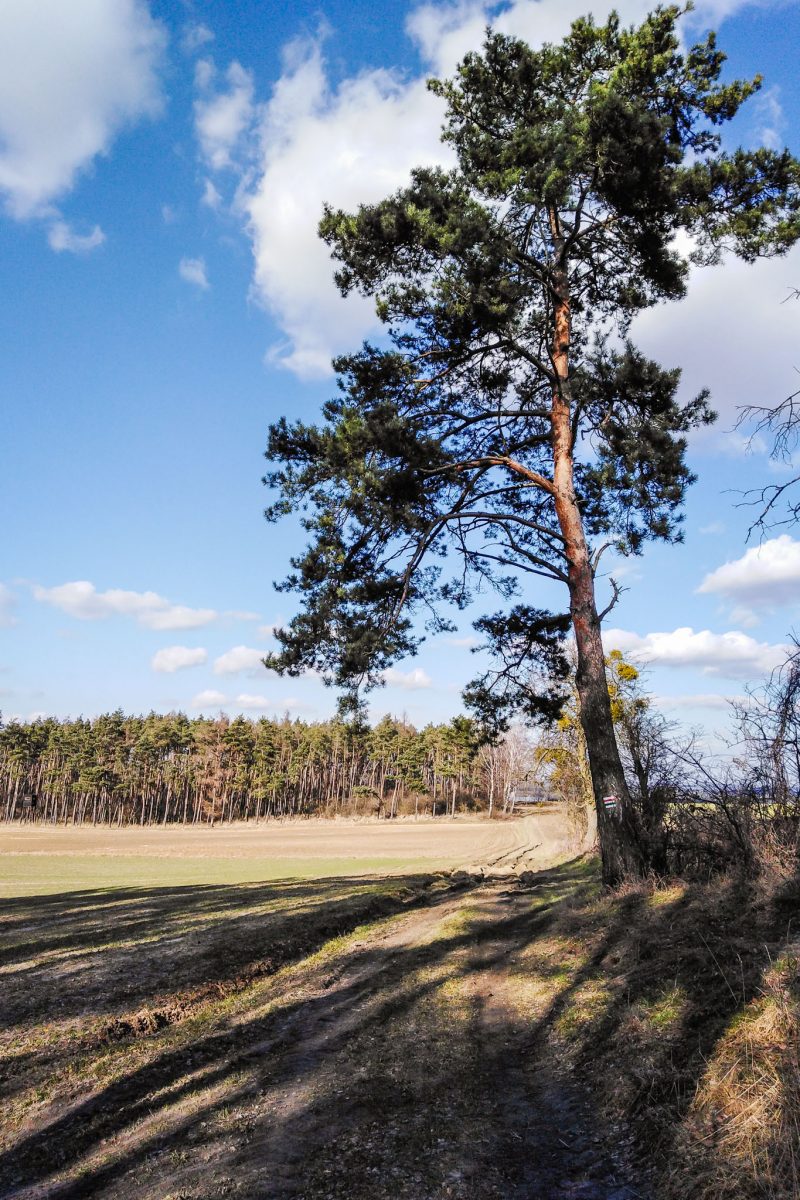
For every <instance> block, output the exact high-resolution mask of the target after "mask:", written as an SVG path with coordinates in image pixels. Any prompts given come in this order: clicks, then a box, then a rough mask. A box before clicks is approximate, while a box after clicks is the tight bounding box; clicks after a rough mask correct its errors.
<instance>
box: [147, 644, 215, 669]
mask: <svg viewBox="0 0 800 1200" xmlns="http://www.w3.org/2000/svg"><path fill="white" fill-rule="evenodd" d="M207 659H208V653H207V652H206V651H205V650H204V649H202V647H200V646H198V647H197V648H195V649H192V648H191V647H189V646H164V647H163V648H162V649H161V650H157V651H156V652H155V654H154V655H153V657H152V659H151V660H150V666H151V667H152V668H153V670H154V671H160V672H162V673H164V674H167V675H172V674H174V673H175V671H182V670H184V668H186V667H198V666H200V665H201V664H202V663H204V662H206V660H207Z"/></svg>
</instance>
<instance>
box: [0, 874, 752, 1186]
mask: <svg viewBox="0 0 800 1200" xmlns="http://www.w3.org/2000/svg"><path fill="white" fill-rule="evenodd" d="M360 882H363V881H360ZM418 883H419V880H418V879H417V880H416V884H417V885H418ZM306 886H307V885H306ZM185 890H186V889H181V891H185ZM223 890H225V891H227V892H230V893H239V894H238V895H234V894H229V895H227V896H226V897H225V899H224V904H225V906H226V908H227V910H228V911H230V912H235V911H236V910H237V909H238V908H239V907H240V906H241V905H242V904H243V903H244V900H243V897H242V895H241V893H242V892H244V891H247V892H248V894H252V890H251V889H250V888H247V889H244V888H234V889H223ZM409 891H411V888H410V887H409ZM201 892H202V893H203V895H201V896H200V897H199V902H200V903H202V904H205V903H206V902H207V900H208V896H207V892H208V889H201ZM423 897H424V899H423ZM220 899H222V897H220ZM453 900H454V896H453V893H452V892H451V891H447V890H446V891H442V892H438V893H435V894H428V895H425V894H424V893H422V892H419V891H418V892H417V899H416V900H414V901H413V903H417V902H419V903H420V904H423V903H425V905H426V910H427V911H426V912H425V913H424V914H423V915H424V916H425V917H426V919H428V918H429V920H428V926H427V929H428V932H427V934H423V935H422V936H420V937H416V938H414V939H412V940H411V941H408V942H403V941H399V942H397V941H392V939H391V938H390V937H383V939H381V938H380V937H378V938H372V937H371V938H369V939H366V938H365V939H364V940H359V941H357V942H355V943H353V942H352V941H351V942H350V943H347V944H345V945H344V946H343V948H342V949H341V951H340V952H339V953H338V954H335V955H334V956H333V958H332V959H330V960H328V961H326V962H324V963H319V964H312V966H311V967H309V968H308V970H307V971H306V973H305V975H302V973H301V974H300V975H298V974H297V973H294V974H293V972H292V970H289V971H286V972H282V973H281V974H280V975H279V976H277V977H276V978H275V979H274V980H271V981H267V982H266V983H263V984H262V985H258V986H257V987H256V988H255V989H254V990H253V992H252V995H250V993H248V992H244V993H243V994H242V997H241V1001H242V1002H247V1001H248V1000H249V1001H250V1002H249V1004H248V1005H245V1006H242V1004H240V1006H239V1007H238V1008H236V1009H227V1010H225V1009H223V1010H221V1011H219V1010H214V1011H213V1012H209V1013H208V1014H205V1015H202V1014H201V1015H200V1016H198V1017H197V1018H196V1019H190V1020H189V1021H187V1022H186V1023H185V1024H183V1025H181V1026H177V1027H176V1028H175V1029H173V1030H167V1031H162V1032H160V1033H158V1032H156V1033H154V1034H153V1035H152V1036H150V1037H147V1038H140V1039H130V1040H129V1041H127V1042H126V1041H123V1042H120V1043H119V1044H118V1045H116V1046H115V1047H113V1048H112V1051H111V1052H110V1055H109V1057H108V1059H107V1061H106V1068H107V1069H109V1068H110V1070H111V1072H112V1073H113V1074H112V1077H111V1078H110V1079H108V1081H107V1082H105V1083H103V1082H102V1075H101V1076H99V1081H98V1083H97V1084H96V1086H95V1087H94V1089H93V1090H92V1091H91V1093H90V1094H89V1095H88V1096H84V1098H83V1099H82V1100H81V1099H79V1100H77V1101H76V1102H74V1103H72V1104H69V1105H68V1106H67V1107H66V1108H65V1109H64V1110H63V1111H61V1112H60V1113H57V1112H56V1113H53V1114H52V1115H51V1116H50V1119H49V1120H46V1123H45V1122H44V1121H43V1122H40V1123H38V1124H37V1126H36V1127H34V1128H32V1129H31V1130H30V1131H29V1132H28V1133H27V1134H26V1135H25V1136H23V1137H22V1139H21V1140H20V1141H18V1142H17V1143H16V1145H15V1146H14V1147H13V1149H12V1150H10V1151H9V1152H8V1153H6V1154H5V1155H3V1156H0V1180H3V1181H4V1182H5V1186H6V1188H7V1189H8V1190H6V1191H4V1192H2V1195H4V1196H12V1195H13V1196H17V1195H19V1196H28V1195H31V1196H32V1195H34V1194H36V1195H37V1196H42V1195H47V1196H49V1197H54V1198H55V1197H58V1198H59V1200H67V1198H70V1200H84V1198H88V1197H91V1196H96V1195H104V1196H108V1197H111V1196H120V1197H122V1196H131V1195H137V1196H141V1197H163V1196H166V1195H174V1196H176V1197H177V1196H182V1197H186V1198H189V1197H198V1198H200V1197H202V1198H203V1200H205V1198H206V1197H212V1196H217V1195H219V1196H222V1195H229V1194H230V1195H239V1196H253V1197H257V1196H258V1197H262V1196H263V1197H276V1198H277V1197H283V1196H285V1197H290V1196H295V1197H301V1196H302V1197H308V1198H309V1200H310V1198H316V1197H320V1198H322V1197H330V1198H333V1200H339V1198H341V1200H345V1198H347V1200H361V1198H363V1200H380V1198H381V1197H384V1196H386V1197H387V1198H388V1197H392V1200H404V1198H407V1200H417V1198H418V1197H426V1198H431V1197H436V1198H438V1197H442V1198H444V1197H453V1198H454V1200H461V1198H463V1200H517V1198H518V1200H523V1197H525V1198H526V1200H551V1198H552V1200H555V1197H562V1198H566V1197H574V1198H575V1200H578V1198H579V1197H580V1198H581V1200H612V1198H616V1200H623V1198H627V1197H631V1200H632V1198H633V1197H637V1196H648V1197H652V1200H654V1198H655V1195H656V1193H648V1192H643V1191H641V1190H639V1188H638V1187H636V1186H629V1185H630V1183H631V1181H630V1179H628V1180H627V1181H626V1180H624V1179H621V1178H620V1172H621V1171H624V1164H622V1165H621V1161H616V1160H615V1154H618V1152H619V1147H618V1146H615V1144H614V1138H613V1136H612V1135H610V1134H609V1131H608V1130H607V1128H606V1126H607V1116H608V1112H609V1111H611V1110H612V1108H613V1109H614V1111H618V1109H619V1107H620V1094H619V1089H621V1090H622V1105H621V1106H622V1108H624V1109H625V1111H626V1112H627V1113H628V1115H629V1116H630V1117H631V1119H632V1120H633V1119H634V1118H636V1117H637V1106H638V1112H639V1119H640V1124H641V1123H642V1121H643V1122H644V1124H645V1125H646V1118H644V1117H642V1111H643V1110H647V1107H648V1105H650V1107H651V1108H652V1107H653V1104H654V1103H658V1102H659V1095H658V1088H664V1089H669V1088H673V1089H677V1091H676V1095H675V1098H674V1102H673V1103H672V1106H671V1108H670V1110H669V1111H670V1113H671V1117H670V1119H671V1120H672V1121H673V1124H677V1122H679V1120H680V1117H681V1114H682V1112H683V1111H685V1105H686V1103H687V1098H688V1097H689V1096H690V1093H691V1091H692V1088H693V1086H694V1084H695V1083H696V1081H697V1078H698V1077H699V1074H700V1072H701V1071H702V1069H703V1065H704V1062H705V1059H706V1057H707V1055H708V1054H709V1053H710V1052H711V1051H712V1050H713V1045H714V1041H715V1039H716V1037H717V1036H718V1034H719V1032H720V1031H721V1030H722V1029H723V1028H724V1027H725V1025H726V1023H727V1022H728V1021H729V1020H730V1019H731V1017H732V1016H733V1015H734V1014H735V1013H736V1012H737V1011H739V1010H740V1009H741V1008H742V1007H743V1006H744V1005H745V1004H746V1003H747V1002H748V999H749V998H751V997H752V995H754V994H755V992H756V990H757V988H758V986H759V980H760V977H761V973H763V969H764V963H763V961H762V960H761V957H760V956H759V954H758V953H756V952H755V951H754V952H753V953H752V955H751V956H750V958H748V959H747V963H746V965H745V966H743V968H742V979H743V981H744V984H743V987H742V989H741V990H737V989H735V988H732V987H731V986H730V982H731V981H730V979H728V978H727V976H726V975H725V973H724V969H723V960H722V959H721V958H720V955H719V953H718V951H719V950H720V949H721V947H722V946H723V945H725V946H728V945H729V944H730V946H731V948H732V946H733V943H732V941H731V939H732V938H733V936H734V934H733V928H732V921H733V915H734V912H735V910H736V906H737V903H738V904H739V907H740V908H741V902H740V900H739V901H737V896H736V892H735V889H734V888H733V887H732V885H731V887H730V888H729V889H728V891H726V889H725V888H724V887H721V888H720V890H719V892H718V893H713V894H712V893H703V892H701V891H692V889H688V890H685V891H682V892H681V893H680V894H678V895H676V897H675V898H673V899H669V900H667V901H664V902H661V903H659V904H658V905H655V906H654V905H653V904H652V903H651V901H650V899H649V897H648V895H647V893H646V892H644V891H640V892H636V893H632V894H630V895H627V896H619V897H616V898H615V899H613V900H611V899H607V900H604V899H602V898H601V899H599V900H598V896H597V889H596V887H595V884H594V882H593V879H592V878H591V875H590V874H587V867H586V864H585V863H583V862H575V863H572V864H567V865H566V866H564V867H562V868H559V869H556V870H554V871H551V872H545V873H542V874H541V875H539V876H538V877H537V883H536V887H535V888H534V889H533V890H532V891H531V892H529V893H525V892H523V891H521V890H519V889H518V888H516V887H515V886H513V885H509V886H508V887H507V888H506V890H505V894H504V895H501V896H498V895H497V894H496V891H495V893H493V895H492V896H489V895H488V893H487V891H486V890H485V889H481V888H475V889H473V890H471V891H470V892H469V893H468V894H466V895H465V896H464V899H463V905H464V907H459V906H458V905H454V904H453ZM502 901H505V902H506V904H507V907H503V904H502V903H501V902H502ZM184 902H186V901H184ZM471 910H472V911H471ZM740 915H741V913H740ZM737 936H738V935H737ZM554 937H555V938H556V940H558V939H562V940H563V941H564V942H565V943H569V942H571V943H573V944H579V945H580V946H581V947H582V952H581V953H578V954H577V956H576V958H575V963H574V968H573V969H572V970H571V971H570V973H569V976H568V977H565V978H564V979H563V980H562V979H561V978H560V977H557V976H556V974H555V969H552V970H550V971H549V975H548V968H547V962H545V961H542V962H539V963H537V966H536V970H537V971H538V972H539V975H540V976H541V979H542V981H543V986H545V985H546V986H547V987H548V988H549V989H550V991H549V993H548V995H549V999H548V1002H547V1003H546V1004H545V1005H544V1007H543V1008H542V1009H541V1011H539V1012H538V1014H537V1015H536V1016H531V1015H528V1014H526V1013H525V1012H524V1011H522V1010H521V1009H520V1008H519V1007H518V1006H517V1007H515V1006H514V1005H513V1004H505V1005H504V1004H498V1003H497V1002H496V1001H495V1000H493V998H492V996H493V993H492V988H494V987H495V983H494V982H493V980H495V979H497V980H501V979H502V978H504V977H505V976H506V975H507V974H508V968H509V966H511V969H512V976H513V978H515V979H519V978H521V977H524V976H525V973H526V971H527V972H529V973H530V971H531V970H532V969H533V968H531V967H530V965H529V957H530V955H531V953H532V952H534V953H535V952H536V950H537V947H538V945H539V944H540V943H541V940H542V939H550V940H551V941H552V939H553V938H554ZM232 943H233V939H231V954H232V955H235V954H236V953H237V951H236V949H235V947H234V946H233V944H232ZM698 947H699V949H698ZM724 961H725V962H727V961H728V959H727V958H726V959H725V960H724ZM715 962H716V966H715V965H714V964H715ZM709 964H710V965H709ZM222 968H223V970H224V973H225V974H226V975H229V974H230V963H229V962H227V963H222ZM298 971H300V968H298ZM715 971H716V975H715V974H714V972H715ZM675 979H677V981H678V984H677V986H679V987H680V988H681V989H682V993H681V994H682V997H683V1000H682V1004H683V1007H682V1008H681V1009H680V1013H679V1015H678V1017H677V1018H676V1020H675V1021H674V1022H673V1023H672V1025H671V1027H670V1029H669V1039H668V1040H669V1045H668V1047H667V1045H666V1043H664V1045H660V1043H659V1040H658V1038H651V1039H650V1042H648V1054H649V1055H650V1057H648V1058H647V1060H646V1061H647V1063H648V1064H649V1065H648V1067H647V1072H646V1074H645V1076H642V1061H643V1054H642V1047H641V1046H639V1048H638V1058H637V1061H634V1060H633V1058H632V1056H631V1055H628V1056H627V1057H626V1056H625V1054H624V1053H623V1054H622V1055H621V1056H620V1052H621V1050H622V1049H623V1045H622V1040H621V1039H624V1038H625V1037H626V1036H627V1034H628V1031H629V1025H630V1020H631V1012H635V1011H637V1006H639V1007H643V1008H644V1009H646V1008H647V1005H648V1004H650V1005H651V1007H652V1001H653V999H654V997H655V998H658V997H659V996H660V995H661V993H662V991H663V989H664V987H665V986H666V984H667V983H669V984H670V985H674V981H675ZM599 985H602V987H600V991H599V994H600V1000H599V1001H598V1002H597V1003H595V1004H594V1005H593V1006H590V1007H588V1008H587V1007H586V1006H585V1004H584V992H585V990H586V988H587V987H589V986H597V987H599ZM700 1013H702V1014H704V1016H703V1017H702V1019H701V1018H700V1016H699V1015H698V1014H700ZM567 1018H569V1020H567ZM565 1024H566V1025H567V1027H568V1028H567V1031H566V1033H565V1032H564V1029H563V1028H562V1027H564V1026H565ZM556 1035H558V1039H561V1038H565V1039H566V1041H567V1043H568V1044H569V1045H570V1046H571V1047H572V1049H573V1053H574V1056H575V1059H576V1061H577V1062H578V1064H579V1066H581V1068H582V1070H583V1071H584V1074H586V1075H587V1076H588V1078H585V1079H584V1080H583V1083H581V1082H580V1079H576V1078H571V1077H570V1076H569V1075H568V1073H566V1072H565V1070H564V1069H563V1061H562V1060H561V1058H560V1056H559V1053H558V1052H554V1051H553V1043H554V1040H558V1039H556ZM651 1043H652V1044H651ZM667 1053H668V1054H669V1056H670V1058H669V1064H667V1063H665V1059H664V1055H667ZM659 1055H661V1057H659ZM670 1064H672V1066H671V1065H670ZM673 1067H674V1069H673ZM601 1071H603V1072H604V1074H603V1075H602V1077H601V1075H600V1072H601ZM676 1081H677V1082H676ZM586 1084H589V1085H590V1086H589V1087H588V1088H587V1086H586ZM648 1088H649V1089H650V1090H649V1091H648ZM615 1089H617V1090H616V1091H615ZM654 1089H655V1091H654ZM615 1106H616V1107H615ZM663 1107H664V1106H663V1105H661V1108H662V1109H663ZM658 1136H659V1139H660V1143H659V1144H660V1145H661V1147H662V1149H664V1148H665V1147H667V1146H668V1143H669V1136H670V1135H669V1124H668V1123H667V1124H664V1123H663V1122H662V1125H661V1126H660V1127H659V1131H658ZM596 1139H597V1140H596ZM56 1176H58V1177H60V1178H61V1179H65V1182H63V1183H61V1184H59V1183H56V1182H55V1177H56ZM640 1186H641V1185H640Z"/></svg>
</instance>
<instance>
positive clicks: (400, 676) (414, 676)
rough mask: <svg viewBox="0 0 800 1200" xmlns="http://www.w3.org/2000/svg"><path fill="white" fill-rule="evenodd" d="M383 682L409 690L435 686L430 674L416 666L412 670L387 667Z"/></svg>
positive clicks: (413, 690)
mask: <svg viewBox="0 0 800 1200" xmlns="http://www.w3.org/2000/svg"><path fill="white" fill-rule="evenodd" d="M383 682H384V683H385V684H387V685H388V686H389V687H398V688H403V689H404V691H407V692H416V691H419V690H420V689H421V688H429V687H432V686H433V680H432V679H431V677H430V675H428V674H427V672H426V671H423V670H422V668H421V667H414V668H413V670H411V671H398V670H397V668H396V667H387V668H386V670H385V671H384V672H383Z"/></svg>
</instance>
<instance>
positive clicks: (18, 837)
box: [0, 806, 567, 867]
mask: <svg viewBox="0 0 800 1200" xmlns="http://www.w3.org/2000/svg"><path fill="white" fill-rule="evenodd" d="M566 844H567V834H566V830H565V828H564V824H563V820H562V817H561V814H560V813H559V812H558V811H556V810H555V806H553V807H552V808H551V809H549V810H547V811H545V812H543V813H538V814H532V815H530V816H527V817H521V818H519V819H514V820H497V821H488V820H486V819H480V818H469V817H458V818H456V819H455V820H442V819H439V820H432V819H425V818H421V819H419V820H415V819H413V818H408V819H400V820H394V821H385V820H361V821H359V820H347V819H337V820H321V819H312V820H291V821H271V822H267V823H264V824H261V825H256V824H243V823H241V824H233V825H225V826H218V827H216V828H214V829H211V828H209V827H208V826H191V825H189V826H182V825H169V826H166V827H161V826H149V827H148V826H145V827H140V826H124V827H122V828H115V827H113V826H108V825H100V826H91V825H68V826H49V825H35V824H31V825H23V824H14V825H11V824H6V825H0V855H2V854H42V855H52V854H63V855H75V854H81V855H97V856H101V857H104V858H105V857H109V856H114V855H138V856H141V857H147V858H152V857H159V858H160V857H164V858H211V857H214V858H228V859H241V858H269V859H272V860H278V861H280V860H281V859H287V860H291V861H297V860H299V859H310V860H314V859H326V860H330V859H342V860H351V861H352V863H353V864H355V863H356V862H357V860H359V859H363V860H366V861H369V860H372V859H380V858H387V859H394V860H401V859H407V860H409V862H423V861H424V860H430V861H431V862H432V863H435V864H436V866H439V865H443V864H445V863H446V864H449V865H451V866H454V867H455V866H458V867H461V866H464V865H466V864H470V863H475V864H476V865H477V864H481V863H490V862H497V863H499V862H500V860H506V859H508V860H509V862H510V861H513V860H514V859H515V858H519V857H520V856H521V855H522V854H523V853H525V852H526V851H527V850H534V849H535V850H536V856H535V862H536V865H539V864H541V862H542V861H544V859H545V858H549V857H551V856H553V855H556V854H558V853H559V852H561V851H563V850H564V849H565V848H566Z"/></svg>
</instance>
